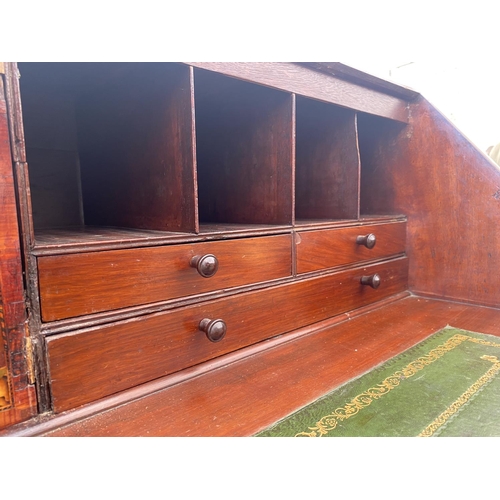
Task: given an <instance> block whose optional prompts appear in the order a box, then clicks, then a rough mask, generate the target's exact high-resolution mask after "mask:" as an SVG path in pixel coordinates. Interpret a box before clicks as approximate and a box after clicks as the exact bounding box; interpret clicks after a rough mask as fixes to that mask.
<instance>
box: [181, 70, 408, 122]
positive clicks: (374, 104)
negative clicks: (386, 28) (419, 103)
mask: <svg viewBox="0 0 500 500" xmlns="http://www.w3.org/2000/svg"><path fill="white" fill-rule="evenodd" d="M186 64H190V65H192V66H194V67H196V68H204V69H207V70H210V71H218V72H220V73H223V74H226V75H228V76H232V77H235V78H240V79H242V80H249V81H253V82H256V83H260V84H261V85H267V86H269V87H274V88H277V89H281V90H285V91H288V92H293V93H295V94H297V95H302V96H305V97H311V98H314V99H319V100H322V101H325V102H330V103H332V104H338V105H340V106H343V107H346V108H351V109H354V110H359V111H364V112H366V113H372V114H374V115H377V116H384V117H387V118H390V119H393V120H398V121H401V122H405V123H406V122H408V109H407V103H406V101H405V100H403V99H399V98H397V97H393V96H390V95H387V94H384V93H383V92H379V91H377V90H372V89H369V88H366V87H364V86H361V85H358V84H356V83H352V82H348V81H345V80H342V79H340V78H336V77H332V76H331V75H326V74H324V73H321V72H317V71H311V69H309V68H305V67H302V66H300V65H297V64H293V63H276V62H273V63H270V62H243V63H241V62H190V63H186Z"/></svg>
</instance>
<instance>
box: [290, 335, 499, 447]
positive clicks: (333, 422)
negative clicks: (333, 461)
mask: <svg viewBox="0 0 500 500" xmlns="http://www.w3.org/2000/svg"><path fill="white" fill-rule="evenodd" d="M466 341H470V342H474V343H477V344H482V345H487V346H492V347H500V344H497V343H494V342H489V341H487V340H482V339H476V338H474V337H470V336H469V335H463V334H456V335H454V336H453V337H451V338H449V339H448V340H447V341H446V342H445V343H444V344H442V345H440V346H438V347H436V348H435V349H432V350H431V351H429V353H428V354H427V355H425V356H421V357H420V358H417V359H416V360H415V361H412V362H411V363H409V364H408V365H406V366H405V367H404V368H403V369H401V370H398V371H396V372H394V373H393V374H392V375H391V376H389V377H387V378H386V379H385V380H383V381H382V382H381V383H380V384H377V385H376V386H375V387H372V388H370V389H368V390H367V391H365V392H363V393H361V394H359V395H358V396H356V397H355V398H353V399H352V400H351V402H350V403H347V404H346V405H345V406H344V407H343V408H337V409H336V410H335V411H334V412H333V413H331V414H330V415H327V416H325V417H323V418H321V419H320V420H319V421H318V422H316V425H315V426H314V427H309V428H308V429H309V432H307V431H305V432H299V433H298V434H296V435H295V437H321V436H325V435H326V434H328V433H329V432H330V431H332V430H334V429H335V428H336V427H337V424H338V423H339V422H342V421H344V420H347V419H348V418H351V417H353V416H354V415H356V414H357V413H359V411H360V410H362V409H363V408H366V407H367V406H370V404H371V403H372V402H373V401H374V400H376V399H380V398H381V397H382V396H383V395H384V394H387V393H389V392H390V391H392V389H394V388H396V387H398V386H399V384H400V383H401V382H402V381H403V380H406V379H408V378H410V377H413V376H414V375H415V374H417V373H418V372H419V371H421V370H423V369H424V368H425V367H426V366H429V365H430V364H432V363H434V362H435V361H437V360H438V359H440V358H442V357H443V356H444V355H445V354H446V353H448V352H450V351H452V350H453V349H455V348H456V347H458V346H459V345H460V344H462V343H463V342H466ZM431 425H432V424H431Z"/></svg>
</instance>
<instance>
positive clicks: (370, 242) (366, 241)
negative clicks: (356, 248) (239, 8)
mask: <svg viewBox="0 0 500 500" xmlns="http://www.w3.org/2000/svg"><path fill="white" fill-rule="evenodd" d="M356 243H357V244H358V245H364V246H365V247H366V248H373V247H374V246H375V243H377V238H375V235H374V234H373V233H370V234H367V235H366V236H358V237H357V238H356Z"/></svg>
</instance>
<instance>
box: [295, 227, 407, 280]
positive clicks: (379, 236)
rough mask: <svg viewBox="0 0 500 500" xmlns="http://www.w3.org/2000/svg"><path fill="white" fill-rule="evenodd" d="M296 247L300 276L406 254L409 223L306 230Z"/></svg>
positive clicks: (300, 235)
mask: <svg viewBox="0 0 500 500" xmlns="http://www.w3.org/2000/svg"><path fill="white" fill-rule="evenodd" d="M367 237H368V238H367ZM373 243H374V244H373ZM295 244H296V255H297V273H298V274H302V273H309V272H313V271H320V270H322V269H328V268H331V267H336V266H342V265H345V264H351V263H354V262H359V261H362V260H372V259H380V258H383V257H390V256H393V255H397V254H400V253H403V252H404V251H405V246H406V222H393V223H388V224H370V225H363V226H356V227H347V228H339V229H322V230H318V231H302V232H299V233H297V234H296V236H295Z"/></svg>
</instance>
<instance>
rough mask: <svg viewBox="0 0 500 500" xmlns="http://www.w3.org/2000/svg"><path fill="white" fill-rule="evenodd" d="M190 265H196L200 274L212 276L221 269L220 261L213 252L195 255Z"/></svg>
mask: <svg viewBox="0 0 500 500" xmlns="http://www.w3.org/2000/svg"><path fill="white" fill-rule="evenodd" d="M190 266H191V267H194V268H195V269H196V270H197V271H198V274H199V275H200V276H203V277H204V278H211V277H212V276H213V275H214V274H215V273H216V272H217V269H219V261H218V260H217V257H216V256H215V255H212V254H207V255H195V256H194V257H193V258H192V259H191V262H190Z"/></svg>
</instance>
